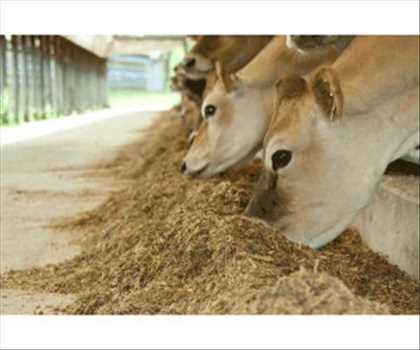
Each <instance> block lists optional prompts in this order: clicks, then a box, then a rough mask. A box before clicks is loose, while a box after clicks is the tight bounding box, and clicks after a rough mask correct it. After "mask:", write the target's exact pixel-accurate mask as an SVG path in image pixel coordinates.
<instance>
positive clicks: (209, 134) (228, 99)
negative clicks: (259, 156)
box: [181, 64, 269, 177]
mask: <svg viewBox="0 0 420 350" xmlns="http://www.w3.org/2000/svg"><path fill="white" fill-rule="evenodd" d="M217 76H218V80H217V83H216V85H215V86H214V88H213V89H212V90H211V91H210V92H209V93H208V95H207V96H206V97H205V99H204V102H203V104H202V109H201V114H202V117H203V119H204V121H203V123H202V124H201V126H200V128H199V130H198V132H197V134H196V136H195V138H194V140H193V142H192V145H191V148H190V149H189V151H188V154H187V155H186V157H185V158H184V162H183V165H182V167H181V168H182V171H183V172H184V173H185V174H187V175H199V176H203V177H208V176H212V175H214V174H217V173H220V172H222V171H224V170H225V169H227V168H229V167H231V166H232V165H234V164H238V163H240V162H241V161H246V160H248V159H249V158H250V157H253V156H254V155H255V153H256V152H257V151H258V150H259V149H260V148H261V142H262V140H263V138H264V133H265V131H266V130H267V127H268V119H269V118H266V117H265V114H267V113H266V111H265V109H264V105H263V104H262V102H261V97H260V96H259V94H261V91H260V90H259V89H256V88H253V87H249V86H247V85H246V84H244V83H243V82H242V81H240V80H239V79H238V78H237V77H234V76H231V75H229V74H228V73H226V71H224V69H223V65H222V64H217ZM259 116H261V117H260V118H259Z"/></svg>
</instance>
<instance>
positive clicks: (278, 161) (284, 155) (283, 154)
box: [271, 150, 292, 171]
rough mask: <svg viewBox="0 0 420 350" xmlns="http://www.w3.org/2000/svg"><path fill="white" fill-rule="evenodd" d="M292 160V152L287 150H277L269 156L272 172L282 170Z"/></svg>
mask: <svg viewBox="0 0 420 350" xmlns="http://www.w3.org/2000/svg"><path fill="white" fill-rule="evenodd" d="M291 160H292V152H290V151H288V150H279V151H276V152H274V153H273V155H272V156H271V162H272V166H273V170H274V171H276V170H278V169H280V168H284V167H285V166H286V165H287V164H289V163H290V161H291Z"/></svg>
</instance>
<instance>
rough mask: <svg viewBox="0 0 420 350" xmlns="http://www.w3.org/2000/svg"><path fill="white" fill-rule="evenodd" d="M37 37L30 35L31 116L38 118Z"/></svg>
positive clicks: (38, 68)
mask: <svg viewBox="0 0 420 350" xmlns="http://www.w3.org/2000/svg"><path fill="white" fill-rule="evenodd" d="M37 43H38V39H37V37H36V36H35V35H32V36H31V56H32V77H33V80H32V81H33V85H32V91H33V102H32V105H33V111H34V113H33V116H34V118H35V119H39V118H40V115H41V109H42V108H41V94H40V72H39V71H40V67H39V53H38V48H37Z"/></svg>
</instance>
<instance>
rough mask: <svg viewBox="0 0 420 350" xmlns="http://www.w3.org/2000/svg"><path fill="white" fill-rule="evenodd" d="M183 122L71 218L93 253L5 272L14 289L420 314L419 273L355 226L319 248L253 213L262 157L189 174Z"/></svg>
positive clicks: (167, 122) (90, 307)
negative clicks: (99, 199)
mask: <svg viewBox="0 0 420 350" xmlns="http://www.w3.org/2000/svg"><path fill="white" fill-rule="evenodd" d="M186 150H187V141H186V137H185V132H184V130H183V129H182V125H181V123H180V121H179V120H178V119H177V118H175V117H174V116H172V115H171V114H170V113H167V114H165V115H163V116H162V117H161V118H160V119H159V120H157V121H156V122H155V123H154V124H153V125H152V126H151V127H150V129H149V130H148V131H147V132H146V135H145V137H144V138H142V141H139V142H138V143H136V144H132V145H130V146H127V147H126V148H125V149H124V150H122V151H121V153H120V156H119V157H117V159H115V160H114V161H113V162H112V163H109V164H106V165H105V166H104V165H102V166H101V169H104V168H106V169H108V170H109V175H110V176H112V177H113V178H114V179H115V181H123V180H127V179H130V180H133V181H131V182H130V183H131V184H130V185H129V186H127V187H126V188H125V189H124V190H122V191H119V192H116V193H113V194H112V195H111V196H110V198H109V199H108V200H107V201H106V202H105V203H104V204H103V205H101V206H99V207H98V208H97V209H95V210H93V211H91V212H87V213H85V214H83V215H81V216H80V217H78V218H76V219H74V218H70V219H68V220H66V221H63V222H61V223H59V224H57V223H55V225H59V226H60V227H61V228H62V229H63V230H67V231H68V230H77V231H78V232H81V233H83V237H84V238H83V240H82V241H81V242H80V244H81V246H82V250H83V251H82V254H81V255H80V256H77V257H75V258H73V259H71V260H68V261H66V262H64V263H61V264H58V265H49V266H47V267H45V268H35V269H31V270H24V271H11V272H9V273H7V274H5V275H4V276H2V278H1V280H0V282H1V284H2V287H3V288H19V289H27V290H32V291H37V292H50V293H65V294H66V293H75V294H77V295H78V299H77V300H76V301H75V302H74V303H73V304H71V305H70V306H67V307H65V308H64V309H62V310H60V311H61V312H65V313H69V314H158V313H163V314H214V313H217V314H226V313H228V314H230V313H268V314H287V313H289V314H290V313H291V314H313V313H316V314H323V313H330V314H331V313H332V314H342V313H343V314H362V313H394V314H418V313H419V295H420V293H419V286H418V283H417V281H415V280H414V279H412V278H410V277H409V276H408V275H407V274H405V273H404V272H402V271H400V270H399V269H398V268H397V267H396V266H393V265H391V264H389V263H387V262H386V260H385V259H384V258H383V257H381V256H379V255H378V254H376V253H373V252H372V251H370V250H369V249H368V248H367V247H366V246H364V245H363V244H362V242H361V240H360V237H359V235H358V234H357V233H355V232H350V231H347V232H345V233H344V234H343V235H341V236H340V237H339V238H338V239H337V240H336V241H334V242H333V243H331V244H329V245H327V246H326V247H324V248H323V249H321V250H319V251H314V250H311V249H309V248H306V247H303V246H300V245H297V244H294V243H291V242H289V241H287V240H286V239H285V238H284V237H283V235H282V234H281V232H278V231H275V230H273V229H272V228H270V227H268V226H267V225H265V224H263V223H261V222H259V221H256V220H253V219H250V218H246V217H244V216H242V215H241V214H242V212H243V210H244V208H245V206H246V204H247V202H248V200H249V199H250V196H251V193H252V189H253V186H254V183H255V182H256V179H257V177H258V172H259V169H260V166H261V164H259V163H258V161H255V162H254V163H252V164H250V165H248V166H245V167H242V168H240V169H236V170H232V171H229V172H226V173H225V174H222V175H220V176H218V177H215V178H213V179H207V180H203V179H191V178H187V177H185V176H183V175H181V174H180V172H179V170H178V169H179V165H180V162H181V159H182V158H183V156H184V155H185V152H186Z"/></svg>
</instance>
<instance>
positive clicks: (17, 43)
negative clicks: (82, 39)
mask: <svg viewBox="0 0 420 350" xmlns="http://www.w3.org/2000/svg"><path fill="white" fill-rule="evenodd" d="M106 68H107V67H106V60H105V59H103V58H100V57H98V56H96V55H94V54H92V53H91V52H89V51H87V50H85V49H83V48H81V47H79V46H77V45H75V44H73V43H72V42H71V41H69V40H67V39H65V38H63V37H61V36H51V35H42V36H40V35H30V36H29V35H13V36H11V37H7V38H6V36H0V75H1V76H0V123H1V124H14V123H22V122H25V121H31V120H38V119H48V118H52V117H58V116H63V115H69V114H71V113H73V112H77V113H81V112H84V111H88V110H94V109H99V108H104V107H107V105H108V102H107V82H106V74H107V73H106Z"/></svg>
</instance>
